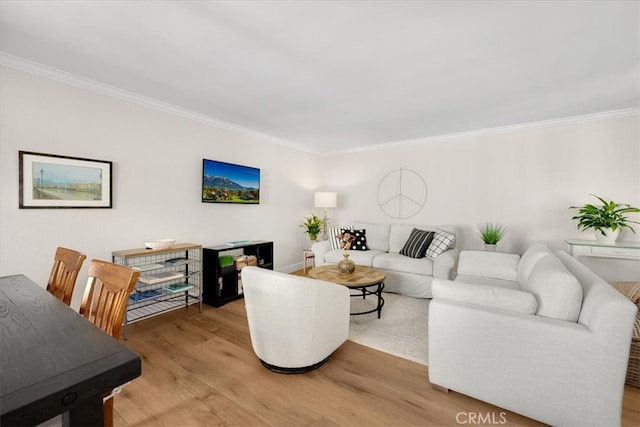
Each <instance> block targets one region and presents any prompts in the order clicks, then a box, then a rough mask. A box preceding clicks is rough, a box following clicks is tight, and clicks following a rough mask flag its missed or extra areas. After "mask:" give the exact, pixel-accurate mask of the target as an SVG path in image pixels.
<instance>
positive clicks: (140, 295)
mask: <svg viewBox="0 0 640 427" xmlns="http://www.w3.org/2000/svg"><path fill="white" fill-rule="evenodd" d="M161 295H164V292H162V291H161V290H160V289H149V290H146V291H138V290H136V291H135V292H133V293H131V295H129V303H131V304H135V303H138V302H142V301H146V300H148V299H153V298H156V297H159V296H161Z"/></svg>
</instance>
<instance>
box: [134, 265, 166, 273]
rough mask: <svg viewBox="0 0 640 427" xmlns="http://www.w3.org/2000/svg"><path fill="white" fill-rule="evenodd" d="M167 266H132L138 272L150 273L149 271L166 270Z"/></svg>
mask: <svg viewBox="0 0 640 427" xmlns="http://www.w3.org/2000/svg"><path fill="white" fill-rule="evenodd" d="M164 267H165V266H164V265H162V264H138V265H132V266H131V268H133V269H134V270H137V271H149V270H157V269H159V268H164Z"/></svg>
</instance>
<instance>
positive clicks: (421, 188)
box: [378, 168, 427, 219]
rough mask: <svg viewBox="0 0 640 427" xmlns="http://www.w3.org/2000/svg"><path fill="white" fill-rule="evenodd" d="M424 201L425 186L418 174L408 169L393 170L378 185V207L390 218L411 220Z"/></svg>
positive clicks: (425, 197)
mask: <svg viewBox="0 0 640 427" xmlns="http://www.w3.org/2000/svg"><path fill="white" fill-rule="evenodd" d="M426 201H427V184H426V183H425V181H424V179H423V178H422V176H420V174H418V173H417V172H415V171H412V170H410V169H402V168H400V169H395V170H393V171H391V172H389V173H388V174H386V175H385V176H384V177H383V178H382V180H381V181H380V184H379V185H378V206H379V207H380V210H382V212H384V213H385V214H386V215H387V216H390V217H391V218H396V219H406V218H411V217H412V216H414V215H416V214H417V213H418V212H420V210H421V209H422V207H423V206H424V205H425V203H426Z"/></svg>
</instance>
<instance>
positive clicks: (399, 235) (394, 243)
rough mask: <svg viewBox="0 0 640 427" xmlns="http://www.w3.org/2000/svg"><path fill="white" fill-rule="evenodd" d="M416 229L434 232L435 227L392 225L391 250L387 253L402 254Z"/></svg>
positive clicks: (390, 234) (390, 230)
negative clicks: (403, 248) (401, 251)
mask: <svg viewBox="0 0 640 427" xmlns="http://www.w3.org/2000/svg"><path fill="white" fill-rule="evenodd" d="M414 228H417V229H419V230H425V231H434V230H435V227H432V226H426V225H417V224H391V227H390V228H389V250H388V251H387V252H395V253H400V250H401V249H402V247H403V246H404V244H405V243H406V242H407V239H408V238H409V236H410V235H411V232H412V231H413V229H414Z"/></svg>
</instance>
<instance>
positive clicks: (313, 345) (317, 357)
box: [242, 267, 350, 373]
mask: <svg viewBox="0 0 640 427" xmlns="http://www.w3.org/2000/svg"><path fill="white" fill-rule="evenodd" d="M242 286H243V289H244V299H245V307H246V310H247V320H248V322H249V333H250V335H251V344H252V346H253V351H254V352H255V353H256V355H257V356H258V358H259V359H260V361H261V362H262V364H263V365H264V366H265V367H267V368H268V369H270V370H272V371H274V372H280V373H301V372H307V371H310V370H313V369H316V368H318V367H319V366H321V365H322V364H323V363H324V362H326V361H327V359H328V358H329V356H330V355H331V354H332V353H333V352H334V351H335V350H336V349H337V348H338V347H340V345H342V343H344V342H345V341H346V340H347V337H348V336H349V304H350V300H349V290H348V289H347V288H346V287H344V286H340V285H336V284H334V283H330V282H325V281H322V280H315V279H310V278H307V277H301V276H294V275H291V274H284V273H279V272H275V271H271V270H267V269H263V268H258V267H245V268H243V269H242Z"/></svg>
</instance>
